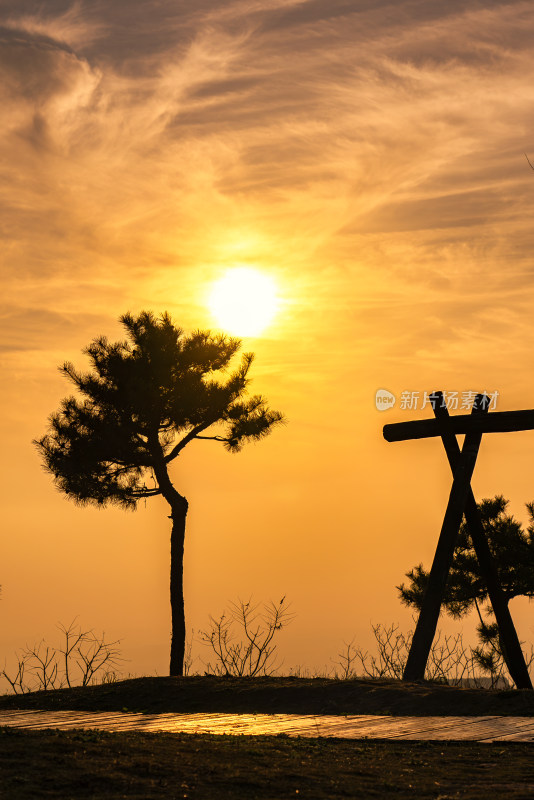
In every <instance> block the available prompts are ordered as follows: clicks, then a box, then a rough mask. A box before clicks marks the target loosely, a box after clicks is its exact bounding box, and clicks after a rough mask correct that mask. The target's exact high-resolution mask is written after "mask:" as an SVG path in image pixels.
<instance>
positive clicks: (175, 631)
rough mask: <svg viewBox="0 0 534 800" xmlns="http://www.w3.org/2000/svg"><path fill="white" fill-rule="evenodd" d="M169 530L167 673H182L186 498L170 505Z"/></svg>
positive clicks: (183, 652)
mask: <svg viewBox="0 0 534 800" xmlns="http://www.w3.org/2000/svg"><path fill="white" fill-rule="evenodd" d="M171 508H172V513H171V519H172V532H171V587H170V589H171V626H172V632H171V663H170V670H169V675H183V674H184V654H185V608H184V540H185V520H186V516H187V500H186V499H185V498H184V497H182V498H180V501H179V502H176V501H175V502H173V504H172V506H171Z"/></svg>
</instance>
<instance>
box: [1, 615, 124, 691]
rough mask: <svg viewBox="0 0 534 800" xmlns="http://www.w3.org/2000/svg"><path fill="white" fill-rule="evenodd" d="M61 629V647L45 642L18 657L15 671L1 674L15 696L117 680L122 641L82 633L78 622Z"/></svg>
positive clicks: (87, 631) (86, 631) (21, 652)
mask: <svg viewBox="0 0 534 800" xmlns="http://www.w3.org/2000/svg"><path fill="white" fill-rule="evenodd" d="M58 628H59V630H60V631H61V634H62V640H63V642H62V644H61V645H60V646H59V647H53V646H51V645H49V644H47V643H46V642H45V641H44V639H43V640H42V641H40V642H39V643H38V644H35V645H33V647H28V646H27V647H25V648H24V649H23V650H22V651H20V652H19V653H17V654H16V659H17V666H16V669H15V671H14V672H10V673H8V672H7V670H6V669H5V668H4V669H3V670H1V671H0V677H1V678H4V679H5V680H6V681H7V683H8V684H9V685H10V687H11V689H12V691H13V692H15V694H24V693H26V692H35V691H39V690H41V689H62V688H64V687H65V686H68V687H72V686H87V685H88V684H90V683H97V682H100V683H109V682H111V681H113V680H116V677H117V676H116V673H115V668H116V667H118V666H119V664H120V663H122V661H123V659H122V658H121V657H120V650H119V649H118V647H117V645H118V644H119V641H115V642H106V641H105V639H104V634H102V636H100V637H99V636H97V635H96V634H95V633H94V631H93V630H82V628H81V626H80V625H78V624H76V620H73V622H71V624H70V625H69V626H68V627H66V626H65V625H62V624H60V625H58Z"/></svg>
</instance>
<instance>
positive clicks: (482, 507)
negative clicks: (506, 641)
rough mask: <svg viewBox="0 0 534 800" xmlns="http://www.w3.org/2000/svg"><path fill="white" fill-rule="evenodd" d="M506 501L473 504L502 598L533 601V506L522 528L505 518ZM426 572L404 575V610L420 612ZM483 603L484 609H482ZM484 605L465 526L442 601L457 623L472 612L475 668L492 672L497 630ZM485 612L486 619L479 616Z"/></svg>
mask: <svg viewBox="0 0 534 800" xmlns="http://www.w3.org/2000/svg"><path fill="white" fill-rule="evenodd" d="M507 507H508V500H505V499H504V497H503V496H502V495H497V496H496V497H494V498H493V499H485V500H482V502H481V503H479V504H477V508H478V512H479V514H480V518H481V520H482V525H483V528H484V532H485V534H486V537H487V540H488V544H489V548H490V551H491V554H492V556H493V559H494V562H495V565H496V568H497V574H498V576H499V580H500V583H501V587H502V590H503V593H504V596H505V598H506V600H507V602H509V601H510V600H511V599H512V598H514V597H518V596H523V597H530V598H531V597H534V503H527V504H526V508H527V512H528V515H529V523H528V525H527V527H526V529H523V527H522V526H521V523H519V522H518V521H517V520H516V519H514V517H513V516H511V515H509V514H507V513H506V511H507ZM428 576H429V573H428V572H427V571H426V570H425V569H424V568H423V565H422V564H418V565H417V566H416V567H414V568H413V569H411V570H410V571H409V572H407V573H406V577H407V578H408V580H409V583H408V584H407V585H404V584H403V583H402V584H401V585H400V586H397V589H398V591H399V595H400V598H401V600H402V602H403V603H405V604H406V605H409V606H412V607H414V608H417V609H420V608H421V605H422V602H423V598H424V595H425V591H426V587H427V584H428ZM484 604H486V608H484ZM487 604H488V591H487V587H486V585H485V583H484V580H483V578H482V576H481V574H480V568H479V564H478V560H477V557H476V554H475V550H474V548H473V544H472V541H471V537H470V535H469V531H468V528H467V525H466V523H465V520H464V522H463V523H462V525H461V527H460V531H459V534H458V540H457V544H456V547H455V550H454V556H453V562H452V566H451V570H450V572H449V576H448V579H447V584H446V587H445V595H444V599H443V607H444V609H445V611H446V612H447V613H448V614H449V615H450V616H451V617H454V618H457V619H459V618H461V617H463V616H465V615H466V614H468V613H469V612H470V611H471V610H472V609H473V608H474V609H475V610H476V612H477V615H478V619H479V624H478V626H477V634H478V637H479V641H480V646H479V647H477V648H475V650H474V655H475V658H476V660H477V662H478V664H479V666H480V667H482V668H483V669H484V670H486V671H488V672H490V673H492V674H493V673H495V672H496V671H497V669H498V667H499V664H500V663H502V661H503V659H504V653H503V650H502V646H501V642H500V639H499V628H498V626H497V623H496V622H495V619H494V617H493V614H492V610H491V605H489V606H488V605H487ZM483 611H484V612H485V615H486V618H484V616H483Z"/></svg>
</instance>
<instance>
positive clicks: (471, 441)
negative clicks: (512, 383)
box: [403, 395, 487, 681]
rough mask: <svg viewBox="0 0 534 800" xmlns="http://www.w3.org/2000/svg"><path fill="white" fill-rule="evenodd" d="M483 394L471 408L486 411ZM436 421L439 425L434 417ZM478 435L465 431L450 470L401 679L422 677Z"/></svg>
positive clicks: (433, 634) (475, 454)
mask: <svg viewBox="0 0 534 800" xmlns="http://www.w3.org/2000/svg"><path fill="white" fill-rule="evenodd" d="M483 397H484V395H477V397H476V400H475V403H474V405H473V411H475V408H480V410H481V411H482V410H485V411H487V403H486V404H485V405H486V408H485V409H483V408H482V407H483V405H484V404H483V403H482V398H483ZM436 425H439V423H438V421H437V420H436ZM481 439H482V431H481V430H475V431H474V432H470V433H467V434H466V436H465V441H464V444H463V447H462V452H461V455H460V458H459V460H458V463H457V467H456V469H455V471H454V480H453V483H452V488H451V492H450V495H449V502H448V504H447V510H446V512H445V517H444V519H443V525H442V526H441V532H440V535H439V540H438V546H437V548H436V554H435V556H434V561H433V563H432V568H431V570H430V575H429V578H428V586H427V590H426V592H425V596H424V598H423V604H422V606H421V612H420V614H419V619H418V620H417V625H416V628H415V631H414V635H413V639H412V645H411V648H410V652H409V654H408V659H407V661H406V666H405V668H404V674H403V679H404V680H405V681H415V680H423V678H424V677H425V669H426V663H427V661H428V655H429V653H430V648H431V647H432V641H433V639H434V636H435V634H436V626H437V624H438V619H439V612H440V609H441V603H442V600H443V594H444V591H445V584H446V582H447V576H448V574H449V570H450V567H451V563H452V557H453V554H454V546H455V543H456V537H457V535H458V530H459V528H460V524H461V522H462V517H463V515H464V509H465V504H466V500H467V495H468V493H469V490H470V484H471V476H472V475H473V470H474V468H475V464H476V460H477V456H478V450H479V447H480V442H481Z"/></svg>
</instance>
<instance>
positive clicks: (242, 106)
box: [0, 0, 534, 340]
mask: <svg viewBox="0 0 534 800" xmlns="http://www.w3.org/2000/svg"><path fill="white" fill-rule="evenodd" d="M50 8H51V9H53V6H51V7H50ZM130 14H131V20H132V22H131V23H130ZM533 32H534V12H533V11H532V7H531V5H530V4H528V3H525V2H517V3H514V2H511V3H492V4H484V7H481V6H480V4H478V3H473V4H471V3H467V4H466V3H449V4H447V5H446V6H443V4H440V3H426V2H410V3H400V4H394V5H388V4H380V5H377V4H376V3H365V2H359V3H356V4H355V3H353V2H350V3H349V2H342V1H341V0H340V1H339V2H333V3H332V2H330V3H326V2H323V1H322V0H321V1H320V0H308V2H282V1H281V0H280V1H274V0H273V2H267V1H265V2H261V1H260V0H258V2H244V1H241V0H240V1H239V2H235V3H226V4H224V5H223V6H221V5H220V4H216V3H210V2H204V3H200V4H195V7H194V9H191V8H189V6H188V5H187V6H186V5H184V4H175V3H171V2H164V3H160V4H159V5H158V8H157V10H156V11H155V12H154V10H153V9H152V7H149V6H147V5H146V4H133V5H126V4H124V5H122V4H120V3H118V4H113V6H112V7H111V6H108V5H104V4H96V5H94V4H83V3H75V4H72V5H70V6H64V5H63V6H62V7H61V8H59V7H58V9H57V10H56V12H55V14H54V13H53V11H49V12H48V13H47V14H45V13H44V12H41V13H40V15H36V14H35V12H32V13H31V14H30V13H29V12H25V10H24V3H23V4H21V5H19V6H18V12H16V13H15V12H13V13H11V15H10V16H9V17H8V24H7V27H5V28H4V31H3V34H2V35H1V37H0V59H1V64H2V71H3V74H4V76H5V79H4V81H3V89H2V91H3V96H2V102H3V108H4V109H5V112H6V113H5V120H6V126H5V128H4V135H3V139H2V141H1V142H0V147H1V152H2V154H3V156H4V158H5V160H6V162H7V163H8V165H9V166H8V168H7V171H6V178H7V180H6V181H5V182H4V189H3V192H2V201H3V204H4V206H5V208H6V212H5V216H4V220H5V230H4V235H5V240H6V250H5V252H7V253H8V254H9V255H8V257H7V258H6V261H5V268H6V271H9V270H11V271H12V273H13V274H14V275H15V277H16V276H18V275H20V274H21V273H25V272H29V273H30V274H32V275H41V276H43V279H44V281H45V284H44V286H46V276H47V275H50V274H58V273H59V274H61V273H64V274H66V273H67V272H68V274H70V275H71V276H72V274H73V273H74V274H76V275H78V276H79V278H80V280H84V281H85V285H86V287H87V285H88V284H90V277H91V276H92V278H93V280H94V282H95V283H94V285H95V291H100V288H98V287H101V286H102V281H105V280H106V279H107V280H108V281H109V277H110V275H113V276H115V277H114V281H115V285H116V286H121V285H126V286H127V285H130V286H131V284H128V283H127V276H128V275H134V276H136V277H135V280H136V281H137V282H138V285H139V286H142V283H139V281H142V280H148V282H149V285H152V286H153V289H154V296H157V295H158V289H157V286H158V283H161V281H163V280H168V279H169V276H171V278H170V279H171V280H172V279H173V278H172V276H174V275H176V274H177V273H179V274H180V276H181V278H180V280H181V281H182V282H183V285H187V286H192V285H193V283H194V281H195V276H197V277H198V275H203V274H206V275H207V276H208V275H209V272H210V269H214V268H215V267H216V265H217V263H225V262H226V261H227V260H228V259H231V258H233V257H235V255H236V252H237V251H239V257H240V258H241V259H242V260H246V259H247V258H248V259H250V260H256V261H260V262H261V263H264V264H266V263H267V264H268V263H269V260H271V263H273V264H275V265H278V266H279V268H280V269H282V270H285V271H286V273H287V274H289V273H290V272H291V271H292V270H294V271H295V270H298V271H299V274H300V272H301V271H302V269H303V265H304V264H307V270H308V272H309V279H308V281H306V280H304V284H306V282H308V283H309V284H310V282H311V284H313V285H314V286H315V287H316V288H317V289H320V290H321V291H322V292H325V293H326V295H327V296H328V297H329V298H330V302H332V303H334V304H337V305H338V307H343V306H344V304H346V303H347V298H348V296H349V295H348V292H347V281H350V280H352V279H353V277H354V275H356V274H357V275H358V283H359V286H360V292H359V294H358V297H357V298H356V300H355V301H356V302H357V303H363V304H364V303H365V302H367V301H366V299H365V298H366V297H367V298H370V297H372V298H373V304H376V303H380V302H381V300H380V297H381V296H382V295H381V294H380V292H381V289H380V288H379V287H378V286H377V285H376V283H375V281H374V279H373V277H372V275H373V274H375V272H376V271H377V270H378V271H379V272H380V274H382V275H383V276H385V275H387V276H388V281H389V287H390V291H394V292H395V293H396V296H398V295H402V293H403V292H404V291H405V290H404V289H403V286H410V287H411V289H412V291H414V292H415V293H416V295H417V294H418V291H419V290H418V289H417V287H421V292H423V293H424V292H427V291H430V292H435V293H436V292H437V293H439V294H441V295H445V294H446V295H447V296H449V297H450V299H451V306H450V308H451V309H453V308H454V307H455V306H454V301H455V299H456V298H457V297H458V295H459V293H462V294H463V293H465V292H466V291H467V292H469V291H470V290H472V291H473V292H476V290H477V287H479V276H480V270H481V266H480V265H481V261H484V262H485V272H486V274H487V273H488V272H489V273H490V275H491V277H490V278H489V279H486V280H485V281H484V291H485V292H487V293H491V292H500V291H501V290H502V283H503V277H502V275H503V272H502V263H503V262H504V260H505V259H506V258H508V257H509V255H510V251H511V249H512V250H514V248H515V253H516V255H515V256H513V259H512V261H513V263H514V277H513V280H512V281H511V282H510V283H509V284H508V286H509V287H511V286H513V287H514V289H513V291H515V292H517V293H520V292H521V291H522V288H524V287H525V285H527V283H528V281H529V280H530V271H529V268H528V258H529V255H528V254H529V252H530V245H531V243H532V242H531V239H532V237H531V234H530V226H529V222H528V214H526V213H525V211H526V208H527V207H528V203H529V202H530V200H529V198H530V191H531V184H532V175H531V174H530V171H529V170H528V165H526V162H525V161H524V156H523V155H522V153H523V151H524V150H526V149H528V145H529V142H530V139H531V127H532V122H533V121H534V120H533V115H532V111H531V109H532V99H533V95H534V84H532V82H531V81H530V80H529V79H528V76H529V75H530V66H531V54H530V41H531V39H530V35H531V34H532V33H533ZM133 46H135V47H134V49H133V50H132V47H133ZM247 242H248V251H247V245H246V243H247ZM511 242H513V244H511ZM240 243H241V245H240ZM459 260H460V261H461V263H462V286H461V287H460V286H459V285H458V282H457V280H456V278H457V270H458V267H457V264H458V261H459ZM356 262H357V264H356ZM333 263H334V264H336V265H337V266H336V267H334V272H335V275H336V277H335V279H333V278H332V271H331V267H330V265H332V264H333ZM355 270H356V272H355ZM297 282H298V281H297ZM304 284H303V285H304ZM311 284H310V285H311ZM470 287H471V289H470ZM382 290H383V287H382ZM85 291H87V289H86V290H85ZM46 296H47V295H46V290H45V288H44V289H43V295H42V300H43V301H47V300H46ZM125 299H126V298H125ZM69 302H70V301H69ZM386 302H387V301H386ZM443 309H445V305H444V306H443ZM443 313H445V311H443ZM451 313H453V311H451ZM417 336H418V333H417V331H416V330H414V340H416V339H417Z"/></svg>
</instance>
